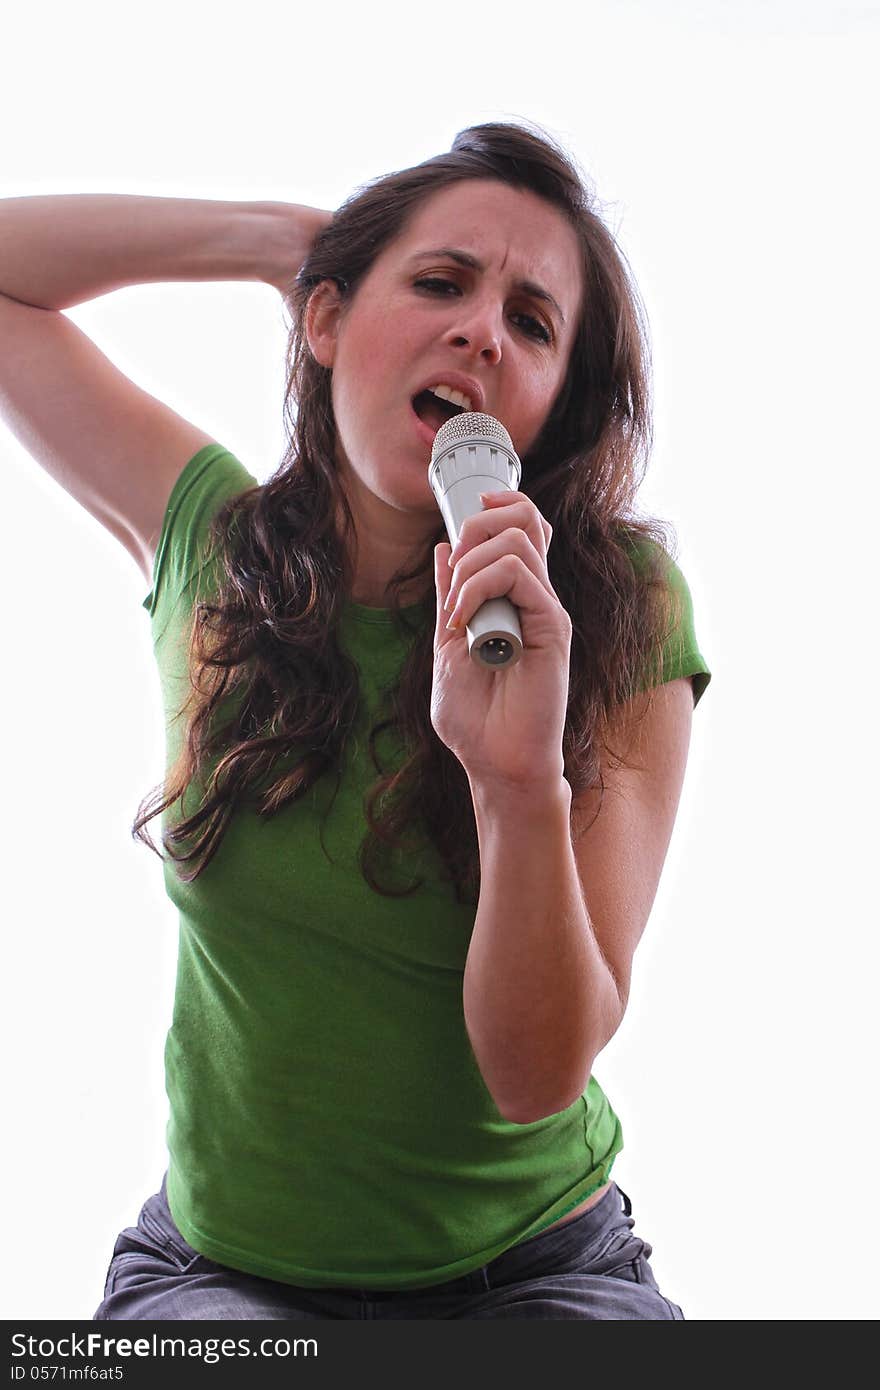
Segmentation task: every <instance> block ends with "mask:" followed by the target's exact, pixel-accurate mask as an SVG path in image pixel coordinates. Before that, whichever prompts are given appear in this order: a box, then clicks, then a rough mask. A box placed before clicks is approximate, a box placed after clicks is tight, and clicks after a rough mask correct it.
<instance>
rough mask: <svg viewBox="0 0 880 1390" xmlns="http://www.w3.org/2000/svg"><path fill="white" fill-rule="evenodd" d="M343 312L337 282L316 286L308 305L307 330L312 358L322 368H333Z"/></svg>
mask: <svg viewBox="0 0 880 1390" xmlns="http://www.w3.org/2000/svg"><path fill="white" fill-rule="evenodd" d="M342 310H343V300H342V295H341V294H340V292H339V286H338V285H337V283H336V281H335V280H322V281H321V283H320V284H319V285H316V287H315V289H314V290H313V291H312V294H311V297H310V299H309V302H308V304H307V305H306V316H305V329H306V340H307V342H308V345H309V347H310V349H311V351H312V356H313V357H314V358H315V361H316V362H318V363H319V364H320V365H321V366H322V367H332V366H333V362H334V359H335V357H336V339H337V336H338V334H339V325H340V322H341V320H342Z"/></svg>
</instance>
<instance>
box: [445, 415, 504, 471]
mask: <svg viewBox="0 0 880 1390" xmlns="http://www.w3.org/2000/svg"><path fill="white" fill-rule="evenodd" d="M475 435H478V436H479V437H480V438H481V439H487V440H488V441H489V442H490V444H501V445H503V447H504V448H505V449H509V450H510V452H511V453H513V452H514V449H513V440H512V439H511V438H510V435H509V434H508V433H507V430H506V429H505V428H504V426H503V425H502V423H501V421H500V420H496V419H495V416H494V415H483V414H481V412H480V411H479V410H466V411H464V412H463V413H462V414H461V415H453V417H452V419H451V420H447V421H446V423H445V424H443V425H441V426H440V428H439V430H438V431H437V433H436V434H435V436H434V444H433V447H432V449H431V462H432V463H433V462H434V460H435V459H436V458H437V455H438V454H440V453H442V451H443V450H444V449H447V448H448V447H449V445H450V444H456V443H457V442H458V441H459V440H461V439H473V438H474V436H475Z"/></svg>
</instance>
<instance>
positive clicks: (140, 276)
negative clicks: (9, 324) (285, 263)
mask: <svg viewBox="0 0 880 1390" xmlns="http://www.w3.org/2000/svg"><path fill="white" fill-rule="evenodd" d="M283 206H284V205H281V204H277V203H269V202H265V203H259V202H241V203H239V202H222V201H216V200H211V199H203V198H153V197H141V196H140V195H130V194H124V193H63V194H49V195H45V196H38V197H28V198H4V199H0V293H2V294H5V295H7V296H8V297H10V298H12V299H18V300H21V301H22V303H24V304H32V305H34V306H35V307H36V308H39V309H69V308H71V307H72V306H73V305H75V304H81V303H83V301H84V300H87V299H95V298H97V297H98V296H99V295H102V294H108V293H109V292H110V291H111V290H118V289H122V288H123V287H124V286H126V285H138V284H146V283H148V282H154V281H170V280H267V279H269V278H270V277H271V275H272V273H273V268H274V265H275V261H276V259H277V255H278V243H279V240H280V227H279V223H280V218H279V208H281V207H283Z"/></svg>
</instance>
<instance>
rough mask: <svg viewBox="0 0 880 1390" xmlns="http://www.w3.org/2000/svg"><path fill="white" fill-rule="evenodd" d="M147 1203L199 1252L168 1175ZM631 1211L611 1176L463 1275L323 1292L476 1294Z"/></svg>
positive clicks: (599, 1233)
mask: <svg viewBox="0 0 880 1390" xmlns="http://www.w3.org/2000/svg"><path fill="white" fill-rule="evenodd" d="M152 1204H155V1205H156V1206H157V1207H158V1208H159V1210H158V1211H157V1212H156V1217H157V1219H159V1220H160V1221H161V1225H162V1228H163V1236H164V1237H165V1238H166V1240H167V1242H168V1244H169V1245H170V1246H171V1247H172V1248H173V1249H174V1250H175V1251H176V1252H177V1254H178V1255H179V1256H180V1257H181V1258H182V1259H183V1260H186V1259H188V1258H191V1257H192V1256H193V1255H196V1254H197V1253H198V1252H197V1251H196V1250H194V1249H193V1247H192V1246H191V1245H189V1244H188V1243H187V1241H186V1240H185V1239H184V1237H183V1235H182V1234H181V1232H180V1231H179V1230H178V1228H177V1226H176V1224H175V1221H174V1218H173V1217H172V1215H171V1209H170V1207H169V1206H168V1195H167V1174H166V1176H165V1177H163V1179H162V1186H161V1188H160V1190H159V1192H158V1193H157V1194H156V1197H155V1198H153V1199H151V1205H152ZM631 1212H632V1204H631V1202H630V1199H629V1197H628V1196H627V1194H626V1193H625V1192H624V1191H623V1190H622V1188H620V1187H618V1185H617V1183H615V1182H614V1181H612V1182H611V1183H610V1184H609V1187H608V1190H607V1192H605V1193H603V1195H602V1196H601V1197H600V1198H599V1201H598V1202H596V1203H595V1204H594V1205H593V1206H592V1207H589V1208H588V1209H587V1210H586V1211H584V1212H581V1214H580V1215H579V1216H575V1217H573V1218H572V1219H571V1220H570V1221H566V1222H564V1223H563V1224H562V1225H561V1226H550V1227H548V1228H547V1229H546V1230H544V1231H539V1232H538V1234H537V1235H534V1236H530V1237H528V1239H526V1240H523V1241H520V1242H518V1243H517V1244H516V1245H512V1246H511V1247H510V1248H509V1249H508V1250H504V1251H503V1252H502V1253H501V1254H500V1255H497V1256H496V1257H495V1259H494V1260H490V1262H489V1263H488V1264H486V1265H483V1266H481V1267H480V1268H479V1269H475V1270H472V1271H470V1273H468V1274H463V1275H458V1276H457V1277H456V1278H454V1279H449V1280H447V1281H445V1282H444V1283H441V1284H431V1285H423V1286H421V1287H419V1288H415V1289H390V1290H385V1289H366V1288H359V1287H353V1288H342V1287H340V1286H332V1287H329V1288H327V1289H325V1290H324V1292H326V1293H330V1292H333V1293H337V1294H339V1295H346V1294H348V1295H350V1296H354V1297H355V1298H361V1299H364V1300H368V1301H370V1302H380V1301H384V1300H388V1299H394V1298H397V1299H408V1298H418V1297H420V1296H426V1295H430V1296H433V1297H435V1298H436V1297H438V1296H439V1297H442V1296H443V1295H444V1294H459V1295H460V1294H463V1293H477V1292H480V1291H482V1290H487V1289H491V1288H494V1287H496V1286H497V1285H498V1284H503V1283H508V1282H512V1281H514V1280H515V1279H517V1278H528V1277H530V1273H529V1272H530V1269H532V1268H535V1269H537V1267H538V1266H539V1265H541V1266H545V1265H547V1264H551V1265H552V1264H553V1263H554V1261H556V1260H560V1259H564V1258H565V1256H566V1254H567V1253H568V1252H570V1251H571V1250H573V1249H574V1248H576V1247H580V1248H581V1249H586V1248H588V1247H590V1246H597V1245H599V1244H600V1243H601V1242H602V1241H603V1240H604V1239H605V1238H606V1236H608V1235H610V1233H611V1232H612V1230H613V1229H614V1228H615V1226H619V1225H622V1224H626V1225H627V1226H631V1225H632V1221H631V1220H627V1219H626V1218H628V1217H630V1214H631ZM270 1282H275V1281H270ZM285 1287H287V1288H290V1287H292V1286H291V1285H286V1286H285Z"/></svg>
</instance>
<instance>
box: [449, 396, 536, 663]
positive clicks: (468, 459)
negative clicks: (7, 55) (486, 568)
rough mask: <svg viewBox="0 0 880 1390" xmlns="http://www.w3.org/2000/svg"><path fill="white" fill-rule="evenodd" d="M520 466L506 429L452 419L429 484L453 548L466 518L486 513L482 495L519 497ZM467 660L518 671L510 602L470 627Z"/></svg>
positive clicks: (488, 421)
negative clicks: (504, 492) (512, 494)
mask: <svg viewBox="0 0 880 1390" xmlns="http://www.w3.org/2000/svg"><path fill="white" fill-rule="evenodd" d="M521 476H522V465H521V464H520V461H519V459H518V458H517V456H516V453H515V452H514V448H513V443H512V441H511V438H510V435H509V434H508V433H507V430H506V429H505V428H504V426H503V425H502V424H501V422H500V421H499V420H496V419H495V418H494V416H492V415H483V414H481V413H480V412H479V411H476V410H468V411H465V412H464V413H463V414H461V415H453V417H452V419H451V420H447V421H446V422H445V424H443V425H441V426H440V428H439V430H438V431H437V434H436V435H435V437H434V445H433V448H432V449H431V462H430V464H429V465H428V482H429V483H430V484H431V490H432V492H433V493H434V496H435V497H436V499H437V506H438V507H439V508H440V511H441V512H442V513H443V520H444V521H445V523H446V531H447V533H448V535H449V539H450V542H451V543H452V545H455V544H456V543H457V541H458V535H459V532H460V531H461V528H462V525H463V523H464V521H465V519H466V518H467V517H469V516H475V515H476V514H477V513H478V512H481V511H483V510H484V508H483V506H482V504H481V502H480V493H481V492H499V491H500V490H501V489H502V488H507V490H508V491H509V492H516V491H517V489H518V488H519V480H520V477H521ZM467 640H468V655H469V656H470V658H471V660H472V661H476V662H479V663H481V664H482V665H485V666H515V665H516V663H517V662H518V661H519V659H520V657H521V656H522V649H523V644H522V630H521V628H520V625H519V617H518V615H517V611H516V609H515V608H514V606H513V604H512V603H511V602H510V600H509V599H506V598H490V599H487V600H486V602H485V603H484V604H482V605H481V607H480V608H478V609H477V611H476V613H475V614H474V616H473V617H472V618H471V620H470V622H469V623H468V624H467Z"/></svg>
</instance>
